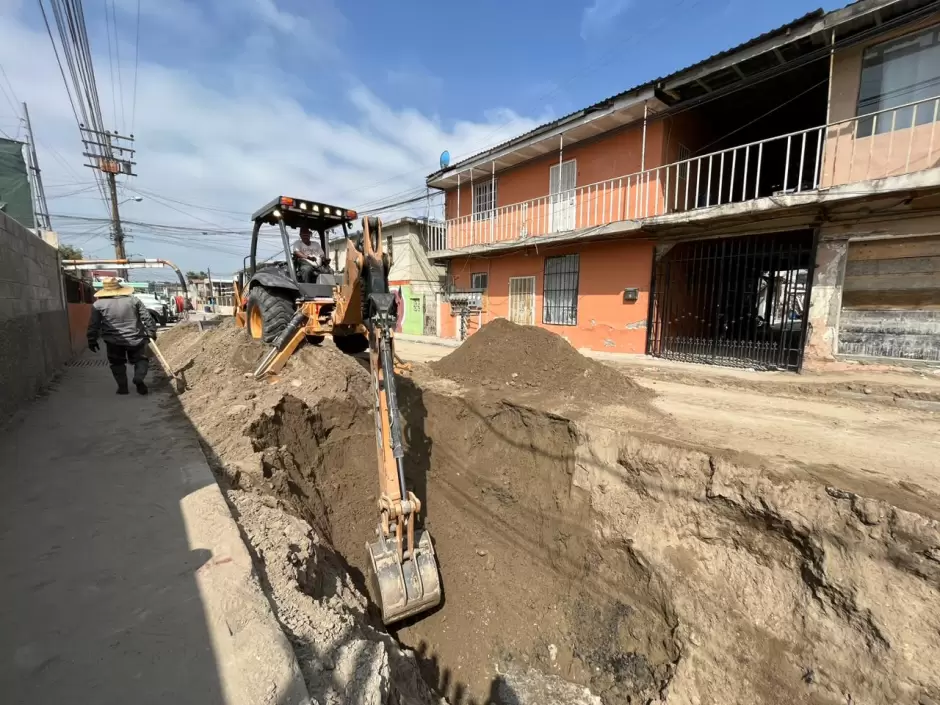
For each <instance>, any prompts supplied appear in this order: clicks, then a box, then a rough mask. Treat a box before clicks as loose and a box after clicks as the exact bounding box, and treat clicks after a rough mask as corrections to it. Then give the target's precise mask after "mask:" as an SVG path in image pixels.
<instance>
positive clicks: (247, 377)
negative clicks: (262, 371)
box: [242, 372, 254, 379]
mask: <svg viewBox="0 0 940 705" xmlns="http://www.w3.org/2000/svg"><path fill="white" fill-rule="evenodd" d="M242 377H244V378H246V379H251V378H252V377H254V374H253V373H251V372H246V373H245V374H243V375H242Z"/></svg>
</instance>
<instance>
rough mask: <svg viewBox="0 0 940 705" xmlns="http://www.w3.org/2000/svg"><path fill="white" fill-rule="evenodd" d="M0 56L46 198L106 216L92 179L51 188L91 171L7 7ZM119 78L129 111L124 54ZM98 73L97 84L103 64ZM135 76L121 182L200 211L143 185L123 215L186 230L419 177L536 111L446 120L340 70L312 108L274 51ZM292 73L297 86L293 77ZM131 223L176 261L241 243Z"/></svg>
mask: <svg viewBox="0 0 940 705" xmlns="http://www.w3.org/2000/svg"><path fill="white" fill-rule="evenodd" d="M2 1H7V2H9V0H0V2H2ZM173 1H174V2H179V0H173ZM252 1H253V2H254V1H255V0H252ZM257 2H259V3H261V4H262V5H265V4H271V3H268V2H266V0H257ZM275 9H276V8H275ZM278 17H280V15H278ZM164 19H166V18H165V17H164ZM279 21H280V20H279ZM284 21H285V22H286V20H284ZM250 22H251V21H250V20H246V21H245V23H246V25H247V24H250ZM184 23H185V22H184ZM281 29H283V26H282V27H278V28H277V30H276V31H278V32H280V31H281ZM183 31H185V28H182V27H181V28H180V32H183ZM244 36H247V32H246V33H245V35H244ZM97 50H98V51H99V52H100V51H101V50H102V48H101V47H97ZM104 51H106V48H105V49H104ZM128 56H132V52H130V51H123V52H122V55H121V57H122V59H124V60H125V62H126V57H128ZM172 58H178V57H172ZM96 62H97V66H101V67H106V66H107V65H108V61H107V55H106V54H105V55H104V58H103V59H102V57H101V56H100V54H99V56H97V57H96ZM0 63H2V64H3V66H4V68H5V69H6V72H7V75H8V76H9V77H10V80H11V82H12V84H13V86H14V87H15V89H16V91H17V93H18V96H19V98H20V99H21V100H25V101H27V102H28V103H29V107H30V113H31V117H32V119H33V123H34V129H35V132H36V135H37V141H38V151H39V158H40V164H41V166H42V168H43V177H44V179H45V182H46V184H47V191H49V195H50V196H55V198H53V200H52V201H51V202H50V210H51V211H52V212H53V213H54V214H55V213H65V214H82V215H88V216H93V217H103V216H105V215H106V212H105V208H104V205H103V204H102V202H101V199H100V198H97V199H96V198H95V196H96V191H95V190H93V189H92V190H89V191H85V192H83V193H80V194H75V195H72V196H67V197H62V198H59V197H58V196H60V195H62V194H67V193H70V192H71V191H73V190H75V189H79V188H81V187H82V185H87V184H90V183H91V171H90V169H88V168H85V167H84V166H83V159H82V157H81V151H82V149H81V143H80V141H79V133H78V129H77V127H76V125H75V121H74V119H73V117H72V113H71V108H70V107H69V104H68V100H67V98H66V93H65V90H64V87H63V84H62V79H61V76H60V74H59V70H58V67H57V66H56V63H55V59H54V56H53V54H52V49H51V47H50V45H49V39H48V37H47V36H46V34H45V31H44V30H42V31H40V30H39V28H31V27H29V26H27V25H26V24H25V23H24V22H23V21H22V20H21V19H18V18H17V17H16V16H13V17H9V18H7V19H5V20H4V21H3V22H2V23H0ZM311 71H315V67H314V69H311ZM99 73H100V72H99ZM123 76H124V80H125V83H124V90H125V101H126V103H127V110H126V114H127V116H128V119H129V117H130V114H131V110H130V105H129V102H130V95H131V89H130V84H131V81H132V79H131V77H132V76H133V64H132V63H131V64H129V65H125V68H124V72H123ZM384 79H385V76H384V75H383V76H381V77H380V79H379V80H380V81H381V80H384ZM99 81H101V82H102V83H103V82H104V79H103V77H102V76H99ZM138 81H139V84H138V85H139V88H138V91H137V106H136V125H135V127H134V132H135V133H136V138H137V140H136V144H135V146H136V147H137V149H138V152H137V155H136V161H137V162H138V164H137V166H136V171H137V173H138V174H139V176H138V177H137V178H135V179H130V180H128V182H127V188H128V189H129V190H128V191H127V197H130V196H131V195H133V192H132V191H131V190H130V189H141V190H143V191H147V192H150V193H155V194H160V195H161V196H163V197H165V198H168V199H174V200H175V201H183V202H186V203H189V204H203V205H205V209H197V208H193V207H191V206H188V205H181V204H179V203H175V202H170V203H169V204H161V203H160V202H159V200H158V199H156V198H152V197H150V196H148V195H146V194H145V200H144V201H143V202H141V203H128V204H126V205H125V206H124V207H123V212H122V214H123V216H124V218H125V219H127V220H138V221H150V222H160V223H173V224H177V225H185V226H189V227H196V228H199V227H206V228H211V227H213V226H214V227H217V228H231V227H238V228H244V229H245V231H247V230H248V228H249V225H250V224H249V222H248V219H247V214H248V213H250V212H251V211H253V210H254V209H256V208H257V207H259V206H261V205H263V204H264V203H266V202H267V201H269V200H270V199H272V198H274V197H275V196H276V195H279V194H282V193H283V194H295V195H301V196H307V197H311V198H319V199H321V200H324V201H327V202H333V203H337V204H339V205H348V206H350V207H358V206H359V205H361V204H363V203H366V202H369V201H375V200H376V199H379V198H385V197H389V196H392V195H394V194H397V193H400V192H402V191H403V190H405V189H408V188H414V187H420V186H423V184H424V177H425V175H426V174H428V173H430V172H431V171H434V170H435V169H436V168H437V160H438V155H439V154H440V152H441V151H443V150H444V149H448V150H450V152H451V154H453V155H455V157H458V156H465V155H468V154H470V153H473V152H476V151H479V150H480V149H483V148H485V147H488V146H490V145H493V144H496V143H498V142H500V141H503V140H505V139H507V138H509V137H511V136H513V135H516V134H519V133H521V132H524V131H526V130H529V129H531V128H532V127H534V126H535V125H536V124H537V123H539V122H541V121H542V119H538V120H535V119H531V118H525V117H520V116H518V115H516V114H514V113H512V112H510V111H506V110H498V109H497V110H492V111H490V112H487V113H485V114H484V116H483V118H482V119H479V120H475V121H470V120H464V121H457V122H454V123H452V124H451V123H444V122H443V121H441V120H440V119H438V118H437V117H433V116H427V115H425V114H422V113H421V112H420V111H418V110H416V109H412V108H404V109H393V108H391V107H389V106H388V105H387V104H386V103H384V102H383V101H382V100H380V99H379V98H378V97H377V95H376V93H375V92H374V91H373V90H371V89H370V88H369V87H368V86H367V85H366V84H365V83H363V82H361V81H360V80H351V81H347V82H346V83H345V85H346V86H347V88H346V89H345V91H341V92H339V93H333V94H329V96H328V99H329V100H328V104H329V106H330V107H335V106H337V105H339V106H341V108H342V109H341V110H331V111H330V112H323V111H321V110H318V109H317V107H316V106H317V105H320V104H323V101H320V100H317V93H318V91H319V90H320V89H319V88H317V87H311V86H304V81H303V80H302V79H300V78H298V77H297V76H293V75H289V74H285V73H284V71H283V70H282V69H280V68H278V67H276V66H275V65H274V63H273V62H270V63H263V62H262V63H258V61H257V57H255V56H253V57H252V63H251V64H250V65H249V66H247V67H246V66H245V65H243V64H240V63H237V62H232V63H231V64H224V63H223V64H219V65H218V66H217V67H216V68H214V69H213V70H199V71H195V70H187V69H185V68H181V67H177V66H174V65H171V64H162V63H155V62H150V61H144V59H143V57H142V58H141V63H140V66H139V75H138ZM294 83H296V84H297V86H298V89H297V90H292V89H291V85H292V84H294ZM349 86H351V87H349ZM99 92H100V95H101V99H102V102H103V104H102V112H103V113H104V115H105V116H106V118H107V116H110V115H112V110H111V105H110V86H108V88H107V89H105V87H104V85H102V86H100V88H99ZM308 93H312V94H313V95H314V97H313V98H311V99H310V100H300V99H298V98H295V97H294V96H295V95H301V96H304V95H306V94H308ZM104 103H107V104H104ZM310 105H312V106H314V107H310ZM118 114H119V115H120V111H118ZM337 115H341V116H342V118H340V117H337ZM118 127H119V128H120V127H121V126H120V125H118ZM125 129H129V126H125ZM73 184H75V186H72V185H73ZM173 208H176V209H178V211H183V213H180V212H178V211H177V210H173ZM399 215H401V214H399ZM54 225H55V226H56V227H60V228H61V230H62V231H63V233H64V237H63V239H64V240H65V241H67V242H71V243H73V244H82V243H83V242H85V243H86V251H88V252H98V253H100V254H102V255H107V254H108V253H109V249H110V245H109V243H108V241H107V238H106V237H105V236H102V234H100V233H99V235H97V236H96V235H95V232H94V230H93V228H96V227H98V224H92V225H88V226H86V225H84V224H82V223H78V224H76V221H65V220H61V219H60V220H59V221H58V222H54ZM129 231H130V232H131V233H135V232H136V233H137V239H136V240H133V241H132V242H131V244H130V245H129V251H131V252H137V253H140V254H143V255H145V256H150V257H153V256H164V257H168V258H170V259H174V260H177V261H178V264H180V266H181V267H184V268H194V269H205V268H206V266H211V267H212V269H213V270H214V271H225V270H228V271H231V270H234V269H235V268H236V267H237V266H239V265H240V263H241V256H240V255H237V254H236V253H238V252H242V251H246V250H247V240H246V238H244V237H236V236H231V238H230V239H223V238H222V237H221V236H208V237H203V236H201V235H198V234H195V235H194V236H193V240H192V243H193V244H194V245H195V246H196V247H195V248H193V247H187V246H186V245H185V243H184V242H181V241H180V242H172V243H171V242H169V241H167V240H166V236H163V235H160V234H157V235H155V236H154V234H153V233H152V232H150V231H148V230H147V229H145V228H135V227H134V226H130V227H129ZM154 237H156V238H157V239H153V238H154ZM175 237H179V235H178V234H177V235H176V236H175ZM158 240H162V241H158ZM207 247H208V248H209V249H206V248H207ZM213 248H214V249H213Z"/></svg>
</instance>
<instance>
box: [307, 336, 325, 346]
mask: <svg viewBox="0 0 940 705" xmlns="http://www.w3.org/2000/svg"><path fill="white" fill-rule="evenodd" d="M324 338H326V336H325V335H308V336H307V342H308V343H310V344H311V345H319V344H320V343H322V342H323V339H324Z"/></svg>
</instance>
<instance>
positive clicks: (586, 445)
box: [161, 323, 940, 705]
mask: <svg viewBox="0 0 940 705" xmlns="http://www.w3.org/2000/svg"><path fill="white" fill-rule="evenodd" d="M494 326H495V328H494ZM515 328H517V327H513V326H511V324H505V325H504V324H499V325H496V324H489V325H488V326H486V327H485V328H484V329H483V331H481V332H480V333H478V334H476V335H474V336H473V337H472V338H471V339H470V341H469V343H472V342H473V341H475V340H477V339H482V340H483V343H484V344H483V345H480V344H479V343H478V344H476V345H474V346H473V347H472V348H470V349H469V351H468V350H466V348H467V347H468V345H469V343H466V344H465V345H464V346H463V347H462V348H459V349H458V350H457V351H455V352H454V353H452V354H451V355H450V356H448V358H445V360H442V361H441V363H438V365H436V366H435V368H436V369H435V370H434V372H436V373H438V374H434V373H432V372H431V371H430V370H428V369H427V368H424V367H422V366H417V367H415V368H414V369H413V370H410V371H402V372H403V373H402V374H401V375H399V393H400V400H401V406H402V413H403V417H404V418H403V420H404V425H405V431H406V442H407V454H406V467H407V468H408V482H409V484H410V486H411V487H412V488H413V489H414V491H415V492H416V494H417V495H418V496H419V497H420V498H421V500H422V502H423V504H424V509H425V511H424V516H423V520H424V524H425V527H426V528H427V529H429V530H430V532H431V534H432V536H433V539H434V543H435V548H436V551H437V554H438V559H439V564H440V570H441V575H442V579H443V585H444V603H443V605H442V606H441V607H440V608H438V609H437V610H435V611H434V612H432V613H430V614H426V615H424V616H422V617H421V618H416V619H414V620H412V621H410V622H407V623H404V624H402V625H397V628H396V629H395V630H394V631H393V632H392V634H391V636H392V637H394V639H392V638H390V637H389V635H388V634H386V633H385V631H384V630H383V629H382V628H381V625H380V624H379V622H378V620H377V619H376V616H375V610H374V607H373V606H371V604H370V603H369V602H368V600H367V599H365V597H364V595H365V594H366V592H365V585H366V581H365V579H364V571H365V569H366V552H365V543H366V541H367V540H369V539H371V537H372V536H373V533H374V529H375V521H376V516H375V499H376V494H377V491H376V490H377V479H376V477H375V466H376V463H375V442H374V430H373V421H372V416H371V409H370V394H371V392H370V389H369V378H368V373H367V371H366V369H365V364H366V363H365V361H363V360H358V359H355V358H350V357H347V356H345V355H343V354H341V353H339V352H338V351H337V350H336V349H335V348H334V347H333V346H332V345H331V344H330V343H329V342H326V343H324V344H323V345H322V346H320V347H306V348H304V349H302V350H301V351H300V353H299V354H297V355H295V356H294V358H293V359H292V360H291V362H290V364H289V365H288V367H287V368H285V370H284V373H283V374H281V375H279V376H278V377H276V378H274V379H273V380H270V381H265V382H256V381H254V380H252V379H248V378H246V377H245V376H244V372H245V371H246V370H248V369H250V368H251V367H252V364H253V363H254V362H255V361H256V360H257V358H258V357H259V356H260V354H261V352H262V351H261V349H260V347H259V346H257V345H256V344H254V343H252V342H250V341H247V340H246V337H245V335H244V333H243V332H240V331H236V330H235V329H234V328H233V327H232V326H231V325H230V324H229V323H226V324H223V325H222V326H220V327H219V329H217V330H213V331H208V332H205V333H199V332H198V331H193V330H182V331H181V332H176V335H175V339H174V338H169V339H168V336H169V335H170V333H174V332H175V331H170V332H168V333H167V334H166V335H165V336H163V337H162V338H161V342H162V343H163V347H164V348H166V349H167V350H166V352H167V355H168V356H169V357H171V363H172V364H175V365H188V370H187V375H188V376H187V382H188V384H189V390H188V391H187V392H186V393H185V394H183V395H182V397H181V401H182V402H183V404H184V407H185V408H186V410H187V412H188V413H189V415H190V416H191V418H192V419H193V421H194V423H195V424H196V426H197V428H199V430H200V432H201V433H202V435H203V438H204V440H205V447H206V450H207V454H208V456H209V458H210V461H211V462H212V463H213V467H214V468H215V470H216V471H217V472H218V474H219V476H220V479H221V481H222V482H223V484H224V485H225V486H226V487H227V488H228V495H229V498H230V501H231V503H232V505H233V507H234V508H235V511H236V516H237V518H238V519H239V522H240V524H241V525H242V527H243V530H244V531H245V533H246V536H247V537H248V539H249V541H250V543H251V545H252V546H253V548H254V550H255V551H256V554H257V557H258V563H259V569H260V570H261V572H262V575H263V577H264V578H265V581H266V585H267V587H268V590H269V594H270V595H271V596H272V601H273V602H274V604H275V607H276V612H277V614H278V617H279V618H280V619H281V622H282V624H283V625H284V626H285V629H286V630H287V632H288V634H289V635H290V636H291V639H292V641H293V643H294V645H295V650H296V651H297V654H298V658H299V660H300V663H301V667H302V669H303V671H304V674H305V677H306V679H307V683H308V687H309V688H310V690H311V695H313V697H314V698H315V699H317V701H318V702H337V703H338V702H356V703H358V702H376V703H378V702H400V703H406V702H408V703H411V702H414V703H422V704H423V703H429V702H433V701H434V698H435V695H434V694H433V693H432V692H431V691H429V690H428V687H430V688H431V689H432V690H433V691H434V693H437V694H439V695H443V696H446V697H447V698H448V699H449V700H450V702H452V703H468V702H474V703H484V702H494V703H513V704H515V703H546V702H558V703H572V704H574V703H594V702H604V703H607V704H612V703H631V702H632V703H652V702H656V703H709V702H724V703H748V704H752V703H766V704H768V705H769V704H770V703H780V702H795V703H833V704H834V703H843V704H844V703H862V702H864V703H886V704H887V703H918V704H919V705H929V704H931V703H934V702H936V701H940V675H938V673H937V669H936V667H935V665H936V664H937V663H940V638H938V635H940V524H938V523H937V522H936V521H932V520H930V519H928V518H926V517H924V516H922V515H920V514H917V513H914V512H910V511H905V510H902V509H899V508H897V507H895V506H892V505H891V504H890V503H887V502H884V501H880V500H875V499H871V498H868V497H865V496H861V495H858V494H855V493H853V492H850V491H847V490H844V489H840V488H838V487H835V486H827V485H823V484H821V483H819V482H818V481H816V480H813V479H812V477H810V476H808V475H807V473H805V472H803V468H800V467H796V466H790V465H788V464H787V463H786V462H785V461H781V460H777V461H773V462H771V461H765V460H762V459H759V458H754V457H744V456H737V455H734V454H732V453H728V452H726V451H717V450H714V449H709V448H703V447H693V446H686V445H683V444H682V443H679V442H677V441H673V440H669V439H667V438H666V437H664V436H663V435H662V433H661V432H662V431H663V430H664V424H668V423H669V419H668V418H664V417H662V416H661V415H653V414H652V413H650V414H649V417H648V419H647V420H646V422H644V418H646V417H644V416H643V413H645V412H643V413H640V412H638V408H639V409H640V410H641V411H642V404H643V400H644V394H643V393H642V392H639V393H638V390H637V388H636V387H635V385H634V384H633V382H632V381H631V380H629V379H628V378H626V377H622V378H620V379H619V380H618V381H613V380H607V382H606V383H604V384H603V385H602V386H604V387H605V388H606V389H608V390H610V389H612V388H613V389H616V390H617V391H618V395H614V396H613V397H611V396H606V397H604V399H607V400H611V399H615V398H620V399H624V398H627V399H629V400H631V401H632V402H633V403H632V404H631V406H632V407H633V408H631V409H624V410H623V412H622V415H620V416H618V412H616V410H614V411H611V409H612V407H610V406H607V407H606V408H605V413H604V416H603V421H600V420H599V419H595V418H592V417H591V416H590V415H585V414H584V413H583V411H582V412H579V413H578V414H577V415H576V416H575V415H572V414H569V413H567V412H566V411H565V409H566V408H567V406H568V402H569V401H570V400H571V399H572V398H575V397H580V395H583V394H600V387H597V386H595V385H597V384H598V383H599V381H600V380H603V379H604V378H603V377H602V374H601V373H597V372H596V370H595V368H594V363H591V361H587V360H585V359H584V358H583V357H581V356H580V355H579V354H578V353H577V352H576V351H574V350H573V349H572V348H570V346H568V345H567V343H564V341H562V340H560V339H557V337H556V336H552V334H550V333H546V332H545V331H540V330H539V331H538V337H539V338H541V337H543V334H544V335H548V336H550V337H551V338H553V340H550V341H548V340H546V341H543V342H541V343H538V344H536V342H537V341H535V339H534V338H535V337H534V336H532V330H529V329H525V330H523V331H522V334H523V335H524V336H525V337H526V340H525V341H524V342H525V344H519V345H516V346H512V345H509V344H508V343H507V340H506V339H505V338H506V336H507V335H509V334H510V333H511V332H512V331H513V330H514V329H515ZM177 330H181V329H177ZM488 330H489V331H490V333H489V335H488V338H489V340H487V338H484V335H486V334H487V331H488ZM516 332H517V333H518V331H516ZM509 342H511V341H509ZM513 347H515V348H517V350H516V351H515V352H512V350H511V348H513ZM552 350H554V351H556V353H557V355H558V357H559V359H558V360H553V359H551V358H547V357H545V354H546V352H547V351H552ZM461 353H462V355H461ZM571 355H574V356H577V357H576V358H572V357H571ZM577 358H580V359H577ZM461 359H462V361H461ZM536 360H540V361H541V362H540V363H537V362H536ZM500 361H502V362H501V364H500ZM444 363H447V364H444ZM477 365H479V367H476V366H477ZM546 367H547V368H548V372H549V373H550V374H549V380H550V382H549V386H548V388H546V387H539V388H536V387H528V386H527V385H529V384H532V382H530V381H527V380H530V379H532V378H530V377H524V375H528V373H529V371H533V372H534V371H538V370H541V372H543V373H544V372H546V370H545V369H544V368H546ZM601 367H603V366H601ZM472 369H479V370H480V371H481V372H480V374H481V376H482V377H483V378H484V379H485V380H486V381H487V384H489V385H490V387H491V388H490V389H489V390H483V391H480V390H479V389H478V388H476V389H472V390H469V391H468V390H467V389H466V387H468V386H469V385H470V381H469V380H470V378H469V377H466V376H465V374H466V373H467V371H468V370H472ZM572 369H580V370H582V373H581V374H574V375H573V374H571V370H572ZM604 369H605V370H607V371H608V373H612V374H615V375H619V373H617V372H615V371H613V370H611V369H610V368H604ZM562 370H568V372H567V373H563V372H562ZM584 370H587V372H586V373H584V372H583V371H584ZM513 372H515V373H516V375H517V376H516V377H513V376H512V374H513ZM556 373H557V375H556ZM553 375H554V376H553ZM442 376H449V377H451V380H453V379H456V380H458V381H459V382H460V383H461V385H463V387H460V386H457V385H455V384H454V383H453V381H451V380H448V379H442V378H441V377H442ZM510 383H512V384H510ZM615 385H619V386H615ZM496 389H499V390H500V391H499V392H498V393H497V392H496ZM589 390H592V391H589ZM533 391H534V392H536V393H535V394H532V393H530V392H533ZM624 395H626V396H624ZM533 399H535V400H536V401H537V402H538V404H536V403H533ZM637 402H639V407H638V404H637ZM832 460H833V462H836V460H837V459H832ZM402 646H403V647H405V648H404V649H402V648H401V647H402ZM418 674H420V677H419V675H418ZM370 698H371V699H370Z"/></svg>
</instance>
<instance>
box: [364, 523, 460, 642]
mask: <svg viewBox="0 0 940 705" xmlns="http://www.w3.org/2000/svg"><path fill="white" fill-rule="evenodd" d="M414 545H415V549H414V556H412V557H409V556H408V555H405V556H404V558H402V559H401V560H399V558H398V548H397V545H396V543H395V540H394V539H386V538H385V537H384V536H382V535H381V532H379V538H378V539H377V540H376V541H373V542H372V543H369V544H366V548H367V549H368V550H369V560H370V561H371V563H372V579H373V588H374V589H375V593H376V599H377V600H378V602H379V606H380V607H381V609H382V622H384V623H385V624H391V623H392V622H398V621H400V620H402V619H405V618H406V617H411V616H412V615H415V614H418V613H419V612H424V611H425V610H429V609H431V608H432V607H436V606H437V605H439V604H440V603H441V579H440V576H439V575H438V572H437V560H436V559H435V557H434V546H433V545H432V544H431V535H430V534H429V533H428V532H427V531H420V530H417V531H415V544H414Z"/></svg>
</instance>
